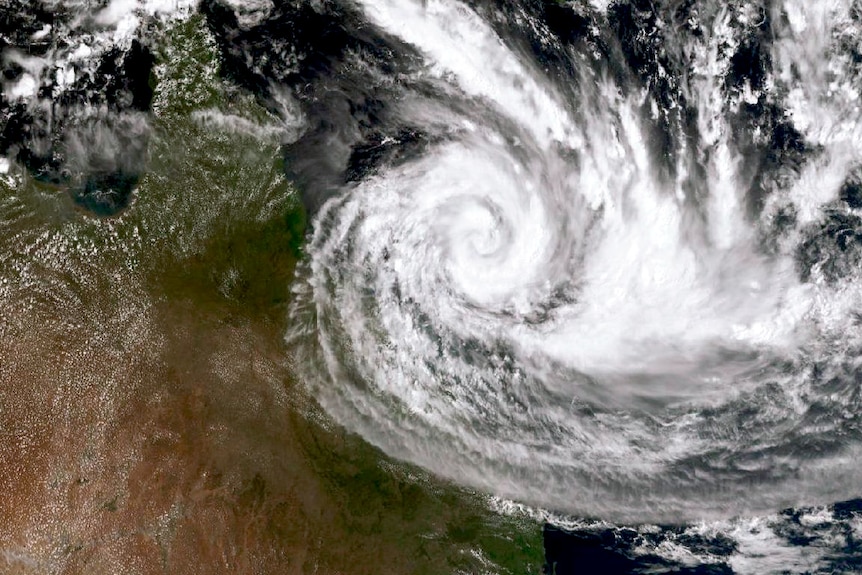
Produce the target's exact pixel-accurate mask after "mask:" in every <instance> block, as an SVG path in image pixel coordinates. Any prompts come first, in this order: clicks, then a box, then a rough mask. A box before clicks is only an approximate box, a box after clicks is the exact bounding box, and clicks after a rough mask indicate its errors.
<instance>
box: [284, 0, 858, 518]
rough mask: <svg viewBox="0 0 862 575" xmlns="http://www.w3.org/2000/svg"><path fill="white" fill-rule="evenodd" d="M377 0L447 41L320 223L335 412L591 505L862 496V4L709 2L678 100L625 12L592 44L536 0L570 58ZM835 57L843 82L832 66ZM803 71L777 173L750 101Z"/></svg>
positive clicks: (318, 344)
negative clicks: (625, 64) (754, 46)
mask: <svg viewBox="0 0 862 575" xmlns="http://www.w3.org/2000/svg"><path fill="white" fill-rule="evenodd" d="M360 6H361V9H362V13H363V14H364V15H365V16H366V17H367V18H368V20H369V21H370V22H371V23H372V24H373V25H374V26H376V27H377V28H379V29H380V30H382V31H384V32H385V33H386V34H387V35H389V36H391V37H394V38H396V39H397V40H398V41H400V42H403V43H404V44H405V45H407V46H411V47H412V49H415V50H416V52H417V53H418V54H419V55H420V57H421V59H422V65H421V66H419V67H418V69H417V71H415V72H414V76H413V77H412V78H410V79H409V80H405V81H404V82H403V84H402V85H401V86H399V87H397V88H396V89H397V90H398V92H397V93H398V94H399V97H398V98H397V103H396V104H394V106H395V107H396V108H397V111H398V114H399V117H400V118H401V120H402V122H403V123H404V124H405V125H409V126H412V127H414V128H415V130H414V131H413V132H410V134H412V135H413V136H411V137H410V138H407V137H399V136H398V135H397V134H396V135H393V136H391V137H390V138H389V139H384V140H382V141H380V142H379V146H380V147H381V148H387V146H388V148H387V149H394V150H400V153H394V154H390V155H389V156H387V158H386V160H385V161H383V162H382V163H381V165H379V166H378V167H377V169H376V170H374V171H373V172H371V173H368V174H364V175H363V177H361V178H356V179H355V180H354V181H352V182H350V183H348V184H346V185H345V186H344V187H343V188H342V189H341V190H340V191H339V192H338V193H337V194H336V195H335V196H334V197H332V198H330V199H329V200H328V201H327V202H325V203H324V205H323V207H322V208H321V209H320V211H319V213H318V214H317V215H316V218H315V221H314V224H313V232H312V237H311V239H310V243H309V246H308V256H309V259H308V262H307V265H306V266H305V268H304V269H303V270H302V271H301V272H300V280H301V281H300V287H299V288H298V289H297V297H296V303H295V306H294V309H293V314H294V317H293V320H294V325H295V326H296V327H295V329H294V330H293V331H292V332H291V333H290V334H288V339H289V340H290V341H291V342H292V343H293V344H294V345H295V349H296V350H297V366H298V369H299V370H301V371H302V373H303V377H304V378H305V379H307V380H308V381H310V382H311V383H310V385H311V387H312V390H313V392H314V395H315V397H316V398H317V399H318V401H319V402H320V404H321V405H322V407H323V408H324V409H325V410H326V411H328V412H329V413H330V414H331V415H332V416H333V417H334V418H335V419H336V420H337V421H338V422H340V423H341V424H343V425H345V426H346V427H347V428H348V429H350V430H352V431H356V432H358V433H360V434H362V435H363V436H364V437H365V438H366V439H368V440H369V441H371V442H372V443H374V444H376V445H378V446H379V447H381V448H382V449H383V450H384V451H386V452H388V453H389V454H391V455H393V456H396V457H398V458H402V459H405V460H408V461H411V462H413V463H416V464H419V465H421V466H423V467H425V468H427V469H429V470H431V471H433V472H435V473H438V474H440V475H442V476H445V477H447V478H450V479H452V480H454V481H456V482H459V483H462V484H464V485H468V486H471V487H476V488H480V489H484V490H487V491H490V492H492V493H494V494H497V495H501V496H504V497H510V498H512V499H515V500H518V501H522V502H525V503H528V504H535V505H540V506H545V507H550V508H553V509H557V510H561V511H565V512H572V513H581V514H596V515H599V514H600V515H602V516H603V517H609V518H614V519H620V520H625V519H628V518H638V519H639V520H643V519H644V518H647V519H653V520H663V519H664V520H666V519H690V518H700V517H706V516H721V515H727V514H732V513H738V512H740V511H743V510H757V509H768V508H771V507H775V506H779V505H788V504H793V503H797V502H799V501H807V502H809V503H812V502H819V501H826V500H834V499H837V498H841V497H846V496H851V495H853V493H852V486H853V484H854V482H855V484H856V485H858V479H859V475H860V473H859V472H860V471H862V466H859V465H858V464H857V463H856V461H855V457H854V455H855V454H856V453H857V452H858V446H859V444H860V439H862V438H860V436H859V424H860V413H862V410H860V409H859V407H860V398H859V393H858V389H857V387H858V384H857V382H858V381H859V379H858V366H857V363H858V361H857V360H856V359H855V357H856V356H858V350H859V343H860V339H859V321H858V319H854V318H856V316H855V315H854V310H856V309H858V306H859V303H860V296H862V292H860V289H859V286H860V285H862V284H860V283H859V282H860V277H859V275H860V274H859V269H858V267H859V266H858V265H857V264H858V262H859V260H854V259H853V258H854V257H855V255H854V254H855V252H854V250H856V249H857V248H856V246H855V244H853V242H855V241H856V239H854V238H856V237H862V236H857V235H854V234H859V231H858V229H856V228H854V227H853V226H854V225H855V222H857V220H858V217H857V216H856V213H855V211H854V210H855V209H856V208H854V207H853V206H852V205H851V204H852V202H850V203H848V202H846V201H845V202H841V201H840V199H839V198H840V196H841V194H842V189H844V190H846V188H847V185H848V184H847V182H848V181H850V180H852V178H853V177H854V176H853V174H854V173H855V172H854V170H855V168H856V163H857V162H858V161H859V159H860V156H859V151H860V150H859V149H858V145H859V142H860V139H859V137H858V133H859V125H858V120H859V114H858V111H856V112H853V113H848V111H850V110H855V109H856V108H851V107H850V106H848V105H847V102H850V101H851V100H852V96H850V95H847V94H848V93H850V92H852V90H851V89H849V88H848V89H847V90H846V91H845V92H842V91H841V90H842V89H844V88H843V86H844V85H845V84H846V85H847V86H850V87H851V88H852V86H855V85H856V84H855V83H854V82H855V77H854V76H853V72H852V71H850V70H842V69H841V68H840V66H841V65H843V64H842V63H846V62H848V61H849V60H848V59H842V57H841V54H840V53H839V52H836V49H835V48H834V46H833V45H832V44H830V42H832V41H833V39H834V38H835V37H836V36H837V35H838V34H839V33H844V32H846V30H845V28H846V26H849V25H850V24H848V22H849V20H848V18H850V16H849V15H850V9H849V5H847V6H845V5H843V4H842V3H840V2H838V3H832V4H830V8H823V7H819V8H818V7H810V6H809V5H807V4H805V3H802V2H793V1H788V2H786V3H785V4H784V5H782V6H778V7H772V8H766V7H762V6H761V7H759V6H755V5H753V4H746V5H742V4H739V5H737V4H734V3H731V4H728V5H727V6H724V5H722V6H712V7H711V8H710V9H708V10H707V9H704V10H703V13H702V14H700V18H701V22H700V23H699V24H698V25H699V26H700V29H701V33H700V34H697V35H695V34H691V35H690V36H683V34H682V33H680V38H679V39H678V41H679V47H678V52H679V54H682V55H684V56H685V65H686V66H687V67H688V73H687V74H686V75H684V76H683V77H682V80H680V83H681V85H680V86H677V88H678V92H679V93H680V94H681V96H680V99H682V98H683V96H684V98H685V105H686V106H687V107H688V111H687V112H686V113H682V112H680V113H679V114H678V116H677V117H678V118H681V119H679V121H677V122H676V123H674V122H673V121H667V119H666V118H665V119H664V120H662V114H663V113H664V112H662V110H661V109H660V106H659V105H658V103H657V101H658V99H660V97H661V95H658V96H657V95H656V94H654V93H652V92H651V90H652V87H654V85H656V84H657V83H658V80H655V81H654V82H653V83H652V84H651V85H650V86H652V87H650V86H645V85H644V83H643V82H642V81H641V80H639V79H638V78H637V77H634V76H633V75H631V74H626V73H624V72H621V71H619V70H618V69H617V68H615V67H614V66H613V57H614V55H615V54H617V52H616V51H615V50H616V49H615V48H614V46H613V45H612V43H611V42H610V41H608V40H607V39H603V36H602V33H601V31H598V32H595V36H594V38H593V40H590V41H587V40H585V41H584V42H583V43H582V44H577V45H575V44H571V43H569V44H567V43H566V42H564V41H563V40H561V39H560V38H559V37H558V36H556V35H554V34H553V33H552V32H551V31H549V30H544V29H541V23H540V22H536V21H531V20H529V17H528V16H524V18H525V21H524V22H525V23H523V27H524V28H530V29H532V30H533V32H532V33H533V34H535V35H536V37H538V38H540V39H542V41H543V42H545V43H546V44H548V45H551V47H550V48H548V50H555V52H554V53H556V54H558V55H559V59H558V60H557V65H556V67H555V68H551V67H547V66H546V67H542V66H539V65H537V64H536V62H534V61H531V59H530V58H528V57H527V55H526V52H525V50H524V45H525V43H524V42H520V41H518V39H517V37H513V36H511V35H506V34H504V32H503V31H502V29H501V27H500V26H499V25H497V24H498V22H497V21H496V20H495V19H494V15H493V14H492V13H489V12H487V11H483V9H482V8H481V7H473V8H470V7H467V6H466V5H463V4H461V3H459V2H456V1H454V0H428V1H427V2H419V1H418V0H417V1H412V0H362V1H361V2H360ZM768 9H771V10H773V11H775V12H776V14H780V15H782V19H778V18H774V21H776V22H785V24H784V25H783V27H780V28H778V29H777V31H776V35H777V36H778V40H776V42H775V43H774V44H773V45H772V46H771V47H770V49H771V50H772V55H771V62H772V66H773V71H772V72H771V74H772V75H771V76H770V80H769V82H767V83H766V84H770V83H771V84H770V85H771V86H772V88H768V87H767V88H758V87H757V86H754V85H753V84H752V82H751V81H747V82H744V83H743V84H742V85H730V82H729V81H728V80H727V78H728V76H729V74H730V73H731V68H732V67H733V65H734V64H733V59H732V57H733V54H734V51H733V50H734V47H738V46H739V44H740V43H741V42H743V40H744V38H745V37H746V35H747V34H751V33H752V30H755V29H756V27H757V26H758V25H760V23H761V22H762V20H763V17H764V14H766V12H765V11H766V10H768ZM583 10H585V11H587V10H588V11H589V14H590V16H589V17H590V18H592V21H594V22H596V23H598V24H597V25H596V28H597V29H598V28H601V26H608V25H609V24H608V22H611V16H609V15H608V14H609V13H608V7H606V6H598V5H597V6H591V7H588V8H583ZM830 10H831V12H829V11H830ZM824 11H825V12H824ZM787 15H790V16H792V17H791V18H788V17H787ZM793 18H796V19H795V20H794V19H793ZM842 18H844V19H843V20H842ZM731 22H734V23H736V26H730V23H731ZM800 22H806V23H807V24H806V27H803V26H802V24H800ZM841 26H845V28H840V27H841ZM536 28H539V30H538V31H536ZM802 37H806V38H808V40H807V41H806V42H804V43H802V42H800V41H799V39H800V38H802ZM590 42H593V43H590ZM596 45H600V46H602V47H603V48H602V49H603V50H604V53H598V51H597V50H595V49H591V46H592V47H594V46H596ZM836 54H837V55H836ZM826 58H832V60H830V61H831V62H832V64H833V66H832V67H833V69H835V70H837V71H836V72H835V75H836V77H835V79H834V83H835V85H836V86H837V88H835V89H833V90H832V91H831V92H830V93H828V94H823V93H813V92H812V90H813V89H814V88H812V87H811V86H814V85H815V84H814V83H813V82H808V81H807V80H809V78H807V77H806V76H805V75H806V74H819V73H821V72H819V71H818V63H819V62H820V61H821V60H824V59H826ZM559 62H562V64H559ZM607 62H611V64H607ZM790 62H793V63H794V66H795V68H794V70H795V72H794V73H793V74H791V73H790V72H787V73H786V74H784V73H783V72H782V70H785V68H782V66H786V70H789V69H790V68H789V66H790ZM657 74H658V76H657V77H658V78H662V77H664V76H661V70H659V71H658V72H657ZM842 83H843V84H842ZM647 84H649V83H647ZM416 86H421V87H422V88H421V89H419V88H416ZM757 89H762V90H767V89H771V90H772V91H771V92H768V93H767V94H766V95H763V94H756V93H755V91H756V90H757ZM857 93H858V91H857ZM779 98H785V100H786V101H784V104H783V105H785V106H787V107H788V108H789V109H790V112H788V115H790V116H792V117H793V122H794V124H793V125H794V128H793V129H794V130H796V131H798V133H799V134H800V137H801V138H802V139H803V140H804V142H805V146H806V150H808V149H811V150H813V149H815V148H816V150H817V153H816V154H814V153H813V152H812V154H811V156H810V157H806V158H805V160H804V161H794V162H793V163H792V165H791V162H790V160H787V158H788V157H789V156H788V155H783V156H782V155H775V154H773V155H772V156H768V158H771V160H769V162H771V163H769V162H762V163H761V164H760V165H759V166H758V167H757V169H758V170H759V172H758V178H759V179H758V183H757V185H754V184H753V183H752V182H753V180H754V179H755V178H754V177H753V176H752V171H753V170H752V168H751V167H750V162H748V161H747V157H746V154H750V153H751V149H754V148H756V146H757V145H758V142H759V141H760V140H758V138H761V136H762V134H761V132H759V131H758V130H759V128H757V127H755V128H752V129H751V131H750V136H747V137H746V138H747V139H746V138H742V136H740V133H741V132H742V130H741V129H740V128H738V124H736V123H734V122H739V117H740V115H741V112H740V110H742V109H744V108H745V106H746V105H748V104H749V103H750V102H749V101H751V100H753V101H760V103H761V104H763V103H764V102H766V101H767V100H769V101H771V100H774V99H779ZM794 106H795V107H794ZM670 108H671V109H673V106H670ZM857 108H858V106H857ZM665 115H666V114H665ZM661 122H665V124H666V125H668V126H670V127H669V128H668V130H667V132H668V133H669V134H670V137H669V139H668V141H662V139H661V138H660V137H657V136H656V133H657V131H656V130H655V129H654V127H655V125H657V124H660V123H661ZM825 126H830V127H831V129H830V130H826V129H825V128H824V127H825ZM408 139H409V141H410V145H409V146H408V145H407V144H406V143H405V142H407V140H408ZM743 140H744V141H743ZM789 149H790V147H788V146H785V147H784V148H783V150H784V152H787V150H789ZM764 166H765V167H764ZM845 195H846V194H845ZM836 214H838V215H840V216H841V217H843V218H844V219H842V220H840V221H839V220H836V218H837V217H838V216H837V215H836ZM836 222H838V223H836ZM824 230H825V231H824ZM830 230H831V231H830ZM841 230H844V231H843V232H842V231H841ZM827 232H828V233H827ZM830 234H831V235H830ZM842 234H843V235H842ZM824 238H831V239H824ZM835 238H838V239H835ZM840 238H844V239H840ZM833 240H834V241H833ZM830 242H832V243H830ZM836 242H837V243H836ZM854 261H855V262H856V264H854V263H853V262H854ZM309 325H311V326H313V328H312V329H308V326H309ZM303 326H304V327H303Z"/></svg>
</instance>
